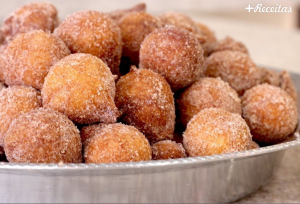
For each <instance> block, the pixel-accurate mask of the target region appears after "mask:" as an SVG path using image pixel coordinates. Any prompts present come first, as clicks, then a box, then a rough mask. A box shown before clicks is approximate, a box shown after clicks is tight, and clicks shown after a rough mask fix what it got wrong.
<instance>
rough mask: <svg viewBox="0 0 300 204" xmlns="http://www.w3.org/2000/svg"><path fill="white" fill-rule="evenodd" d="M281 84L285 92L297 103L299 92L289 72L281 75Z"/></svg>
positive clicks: (283, 72)
mask: <svg viewBox="0 0 300 204" xmlns="http://www.w3.org/2000/svg"><path fill="white" fill-rule="evenodd" d="M279 84H280V85H279V86H280V88H281V89H283V90H285V91H286V92H287V93H288V94H289V95H290V96H291V97H292V98H293V99H294V101H296V102H297V90H296V87H295V84H294V82H293V81H292V79H291V76H290V74H289V73H288V72H287V71H282V72H280V73H279Z"/></svg>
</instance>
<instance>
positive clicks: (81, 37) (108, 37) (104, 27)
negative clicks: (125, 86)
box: [54, 10, 122, 74]
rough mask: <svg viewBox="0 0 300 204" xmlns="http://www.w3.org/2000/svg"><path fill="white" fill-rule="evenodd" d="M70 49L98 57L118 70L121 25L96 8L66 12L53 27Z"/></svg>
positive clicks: (117, 71) (112, 69)
mask: <svg viewBox="0 0 300 204" xmlns="http://www.w3.org/2000/svg"><path fill="white" fill-rule="evenodd" d="M54 34H55V35H56V36H58V37H60V38H61V39H62V40H63V41H64V42H65V43H66V44H67V46H68V47H69V49H70V50H71V52H72V53H87V54H91V55H94V56H96V57H99V58H100V59H102V60H103V62H105V63H106V64H107V65H108V67H109V68H110V69H111V71H112V73H113V74H119V65H120V59H121V52H122V41H121V32H120V28H119V27H118V25H117V24H116V22H115V21H114V20H112V19H111V18H110V17H109V16H108V15H107V14H104V13H101V12H98V11H90V10H84V11H78V12H75V13H73V14H71V15H69V16H68V17H67V18H66V19H65V20H64V21H63V22H62V23H61V24H60V25H59V26H58V27H57V28H56V29H55V30H54Z"/></svg>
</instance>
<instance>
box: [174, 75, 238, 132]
mask: <svg viewBox="0 0 300 204" xmlns="http://www.w3.org/2000/svg"><path fill="white" fill-rule="evenodd" d="M176 102H177V104H178V109H179V113H180V116H179V118H180V121H181V123H182V124H183V125H184V126H186V125H187V123H188V122H189V121H190V120H191V119H192V117H193V116H194V115H196V114H197V113H198V112H200V111H201V110H203V109H205V108H221V109H224V110H227V111H229V112H232V113H237V114H239V115H241V114H242V105H241V100H240V98H239V96H238V94H237V93H236V91H235V90H234V89H233V88H231V87H230V86H229V84H228V83H227V82H224V81H223V80H221V79H220V78H209V77H206V78H200V79H199V80H197V81H195V82H194V83H192V84H191V85H190V86H188V87H187V88H186V89H185V90H184V91H183V92H182V93H181V95H180V97H179V99H178V100H176Z"/></svg>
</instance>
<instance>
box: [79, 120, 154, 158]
mask: <svg viewBox="0 0 300 204" xmlns="http://www.w3.org/2000/svg"><path fill="white" fill-rule="evenodd" d="M151 153H152V152H151V147H150V144H149V142H148V140H147V139H146V137H145V136H144V135H143V134H142V133H141V132H140V131H138V130H137V129H136V128H135V127H133V126H128V125H124V124H121V123H116V124H109V125H106V126H105V127H104V128H103V129H102V130H101V131H99V132H97V134H96V135H95V136H94V137H92V138H91V139H90V140H89V142H88V143H87V145H86V146H85V149H84V159H85V162H86V163H113V162H135V161H148V160H151V157H152V156H151Z"/></svg>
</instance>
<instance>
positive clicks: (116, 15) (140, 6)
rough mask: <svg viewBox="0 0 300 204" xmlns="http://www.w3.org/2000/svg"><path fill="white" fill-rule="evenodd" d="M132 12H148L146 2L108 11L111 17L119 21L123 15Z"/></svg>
mask: <svg viewBox="0 0 300 204" xmlns="http://www.w3.org/2000/svg"><path fill="white" fill-rule="evenodd" d="M132 12H146V4H145V3H139V4H136V5H134V6H133V7H131V8H128V9H120V10H115V11H111V12H109V13H107V14H108V15H109V17H111V18H112V19H113V20H115V21H116V22H118V21H119V20H121V18H122V17H124V16H126V15H127V14H129V13H132Z"/></svg>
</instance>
